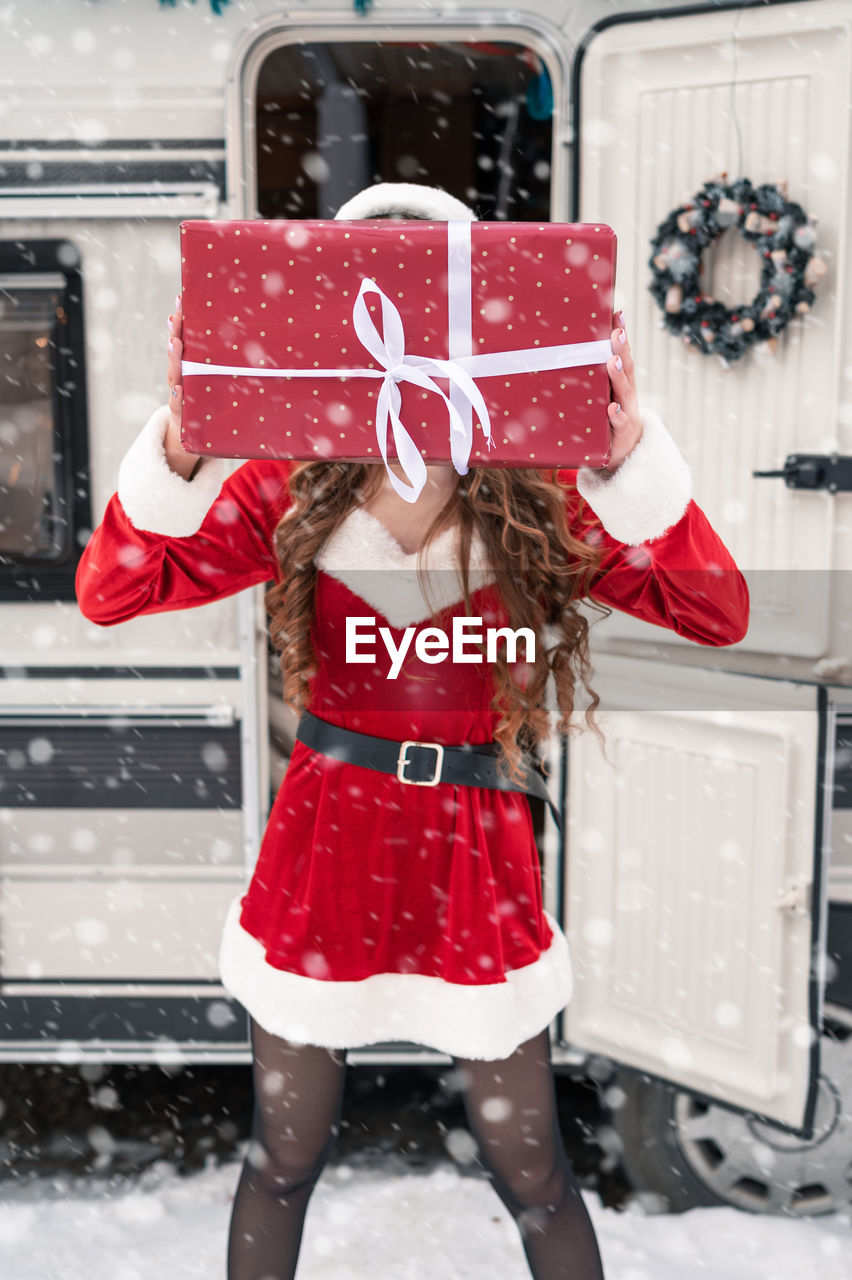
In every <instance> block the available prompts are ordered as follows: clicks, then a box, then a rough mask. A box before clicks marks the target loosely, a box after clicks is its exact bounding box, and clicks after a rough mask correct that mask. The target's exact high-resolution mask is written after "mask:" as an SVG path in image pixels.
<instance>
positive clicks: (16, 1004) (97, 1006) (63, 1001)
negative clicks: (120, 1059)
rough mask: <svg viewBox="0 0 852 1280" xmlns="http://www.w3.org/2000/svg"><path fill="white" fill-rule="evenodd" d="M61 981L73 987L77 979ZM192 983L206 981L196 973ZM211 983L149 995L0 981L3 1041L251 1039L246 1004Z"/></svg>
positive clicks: (54, 1043)
mask: <svg viewBox="0 0 852 1280" xmlns="http://www.w3.org/2000/svg"><path fill="white" fill-rule="evenodd" d="M62 981H63V983H64V984H65V985H66V986H67V987H68V988H69V992H70V991H72V989H73V985H74V984H73V983H72V982H69V981H68V980H67V979H63V980H62ZM137 981H138V979H137ZM189 981H190V980H187V983H188V984H189ZM81 985H82V984H81ZM116 985H119V984H116ZM124 985H125V986H126V985H127V984H126V983H125V984H124ZM151 985H152V986H155V985H156V986H159V985H160V984H159V983H156V984H155V983H152V984H151ZM191 985H192V986H199V985H206V984H202V983H199V981H198V980H197V979H192V980H191ZM209 985H210V988H211V994H210V995H209V996H197V995H196V996H170V995H165V994H160V993H159V992H158V993H157V994H156V995H154V994H152V995H145V996H134V995H119V996H92V995H88V996H87V995H73V994H69V995H67V996H47V995H32V996H4V995H2V984H0V1044H2V1043H3V1041H6V1040H36V1041H38V1044H39V1048H40V1049H46V1048H50V1047H56V1046H57V1042H58V1041H63V1040H79V1041H81V1042H85V1043H88V1042H89V1041H102V1040H109V1041H119V1042H121V1041H140V1040H141V1041H143V1042H151V1043H155V1042H158V1041H161V1040H169V1041H171V1040H176V1041H178V1042H179V1043H181V1044H185V1043H189V1044H192V1043H195V1042H203V1043H208V1042H210V1041H213V1042H215V1043H224V1044H229V1045H230V1044H233V1045H239V1046H243V1045H245V1044H246V1043H249V1044H250V1040H249V1024H248V1014H247V1013H246V1011H245V1009H244V1008H243V1006H242V1005H241V1004H239V1003H238V1002H237V1001H236V1000H234V999H233V997H232V996H230V995H228V993H227V992H225V991H223V990H222V989H221V984H220V983H219V982H212V981H211V982H210V984H209ZM223 1005H227V1006H228V1007H229V1009H230V1010H231V1012H232V1013H233V1017H232V1018H223V1017H222V1006H223Z"/></svg>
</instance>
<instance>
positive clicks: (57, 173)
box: [0, 159, 225, 199]
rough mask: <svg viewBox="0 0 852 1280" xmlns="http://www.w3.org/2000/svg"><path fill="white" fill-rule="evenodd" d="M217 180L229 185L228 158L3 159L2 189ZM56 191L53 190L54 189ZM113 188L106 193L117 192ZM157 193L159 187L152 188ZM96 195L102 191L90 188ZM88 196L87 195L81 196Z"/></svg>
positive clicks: (88, 193)
mask: <svg viewBox="0 0 852 1280" xmlns="http://www.w3.org/2000/svg"><path fill="white" fill-rule="evenodd" d="M33 165H37V166H38V176H37V177H33V172H32V169H33ZM199 181H205V182H215V183H216V185H217V186H218V188H219V190H220V191H224V189H225V161H224V160H158V159H151V160H149V161H138V160H101V159H92V160H85V161H80V160H53V161H47V162H44V161H41V160H27V161H26V162H22V161H19V160H15V161H12V162H8V161H7V162H5V163H3V162H2V160H0V193H2V191H3V189H4V188H5V187H27V188H28V189H31V190H32V191H33V192H34V193H37V192H38V191H39V189H40V188H41V187H56V186H63V187H64V186H73V185H76V184H77V183H83V182H86V183H92V182H102V183H104V185H107V184H113V185H118V184H121V183H123V182H146V183H149V184H150V185H151V186H153V185H154V184H156V183H158V182H162V183H171V182H199ZM51 194H52V193H51ZM116 194H117V193H115V192H112V191H106V192H104V193H103V195H105V196H110V195H116ZM151 194H153V195H156V194H157V193H156V191H152V193H151ZM86 195H96V196H98V198H99V199H101V198H103V197H102V196H101V194H100V193H98V192H87V193H86ZM80 198H81V199H85V198H86V197H85V196H81V197H80Z"/></svg>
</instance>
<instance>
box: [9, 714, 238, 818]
mask: <svg viewBox="0 0 852 1280" xmlns="http://www.w3.org/2000/svg"><path fill="white" fill-rule="evenodd" d="M0 804H2V805H4V806H8V807H9V808H14V809H30V810H33V809H74V808H77V809H79V808H84V809H218V810H222V809H239V808H240V807H241V804H242V760H241V753H240V725H239V724H238V723H235V724H232V725H225V726H222V725H215V724H207V723H204V722H202V723H200V724H187V723H180V721H179V714H177V715H175V717H174V718H173V720H170V719H166V718H161V719H158V720H156V721H133V720H131V719H122V718H115V719H113V720H111V721H110V720H108V721H107V722H106V723H104V722H94V723H93V722H91V721H86V720H78V719H77V718H76V717H69V718H68V719H67V720H61V719H59V720H57V721H54V722H52V723H47V724H44V725H41V724H37V723H36V724H33V723H25V724H15V723H13V722H12V720H11V718H10V717H7V718H6V720H5V721H4V720H0Z"/></svg>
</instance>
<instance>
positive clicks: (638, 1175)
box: [611, 1005, 852, 1217]
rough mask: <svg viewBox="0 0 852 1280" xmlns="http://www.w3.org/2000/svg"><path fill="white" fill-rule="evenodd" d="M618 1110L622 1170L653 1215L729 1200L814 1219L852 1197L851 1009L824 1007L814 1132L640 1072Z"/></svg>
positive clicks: (621, 1079) (624, 1085)
mask: <svg viewBox="0 0 852 1280" xmlns="http://www.w3.org/2000/svg"><path fill="white" fill-rule="evenodd" d="M615 1083H616V1084H617V1086H618V1088H619V1089H620V1090H621V1091H623V1094H624V1098H623V1100H622V1099H621V1096H620V1095H618V1099H619V1103H620V1105H618V1106H617V1107H615V1108H614V1110H613V1111H612V1116H611V1119H612V1124H613V1127H614V1128H615V1131H616V1133H617V1135H618V1137H619V1139H620V1141H621V1146H622V1151H621V1158H622V1162H623V1166H624V1171H625V1173H626V1175H627V1178H628V1180H629V1182H630V1183H631V1185H632V1187H633V1190H634V1193H635V1194H636V1195H637V1197H638V1198H639V1199H640V1200H641V1201H643V1202H644V1203H645V1206H646V1209H647V1210H648V1211H650V1212H654V1211H657V1212H663V1213H680V1212H683V1211H684V1210H686V1209H693V1208H696V1207H699V1206H706V1205H720V1204H725V1205H731V1206H733V1207H734V1208H737V1209H744V1210H746V1211H748V1212H751V1213H765V1214H779V1215H788V1216H794V1217H811V1216H815V1215H819V1214H824V1213H834V1212H835V1211H836V1210H843V1209H848V1207H849V1204H850V1203H852V1162H850V1158H849V1152H850V1150H852V1012H850V1011H849V1010H847V1009H844V1008H841V1007H840V1006H837V1005H826V1006H825V1009H824V1019H823V1034H822V1037H821V1041H820V1079H819V1093H818V1097H817V1107H816V1117H815V1122H814V1135H813V1137H812V1138H811V1139H809V1140H806V1139H803V1138H797V1137H795V1136H793V1135H791V1134H788V1133H785V1132H783V1131H782V1130H781V1129H777V1128H774V1127H773V1126H771V1125H768V1124H765V1123H762V1122H760V1121H759V1120H756V1119H755V1118H754V1117H751V1116H748V1115H745V1114H743V1113H740V1112H735V1111H730V1110H728V1109H727V1108H726V1107H720V1106H715V1105H713V1104H710V1103H706V1102H702V1101H700V1100H699V1099H697V1098H696V1097H694V1096H693V1095H692V1094H690V1093H685V1092H683V1091H682V1090H679V1089H676V1088H674V1087H673V1086H671V1085H669V1084H665V1083H663V1082H661V1081H655V1080H649V1079H648V1078H647V1077H643V1076H642V1075H640V1074H639V1073H636V1072H628V1071H622V1072H619V1073H618V1074H617V1077H616V1080H615Z"/></svg>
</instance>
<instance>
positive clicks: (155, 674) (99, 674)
mask: <svg viewBox="0 0 852 1280" xmlns="http://www.w3.org/2000/svg"><path fill="white" fill-rule="evenodd" d="M241 674H242V672H241V670H240V668H239V667H15V666H9V665H7V666H4V667H0V679H3V680H20V679H25V680H68V679H72V678H73V679H80V678H82V679H89V680H127V679H134V680H239V678H240V676H241ZM12 710H14V707H13V708H12Z"/></svg>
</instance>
